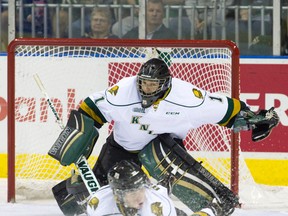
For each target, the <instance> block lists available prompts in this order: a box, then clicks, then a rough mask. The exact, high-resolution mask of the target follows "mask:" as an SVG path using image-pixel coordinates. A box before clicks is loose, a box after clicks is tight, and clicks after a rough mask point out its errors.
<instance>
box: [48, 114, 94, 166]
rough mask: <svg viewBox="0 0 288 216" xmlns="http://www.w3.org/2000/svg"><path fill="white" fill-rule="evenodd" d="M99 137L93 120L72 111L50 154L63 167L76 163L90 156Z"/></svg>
mask: <svg viewBox="0 0 288 216" xmlns="http://www.w3.org/2000/svg"><path fill="white" fill-rule="evenodd" d="M98 137H99V133H98V131H97V129H96V128H95V127H94V121H93V119H91V118H89V117H87V116H85V115H83V114H81V113H79V112H78V111H76V110H72V111H71V113H70V117H69V120H68V122H67V125H66V127H65V128H64V129H63V131H62V132H61V134H60V135H59V137H58V139H57V140H56V142H55V143H54V144H53V146H52V147H51V148H50V150H49V152H48V154H49V155H50V156H51V157H53V158H55V159H56V160H58V161H59V162H60V163H61V165H63V166H67V165H70V164H72V163H76V162H77V161H78V159H79V158H80V157H81V156H82V155H84V156H85V157H86V158H88V157H89V156H90V154H91V152H92V150H93V148H94V145H95V143H96V141H97V139H98Z"/></svg>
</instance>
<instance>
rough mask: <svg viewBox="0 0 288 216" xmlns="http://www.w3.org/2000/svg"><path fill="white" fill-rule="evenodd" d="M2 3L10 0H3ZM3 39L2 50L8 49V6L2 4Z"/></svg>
mask: <svg viewBox="0 0 288 216" xmlns="http://www.w3.org/2000/svg"><path fill="white" fill-rule="evenodd" d="M2 3H8V0H6V1H5V0H3V1H2ZM0 28H1V39H0V51H6V50H7V46H8V8H6V7H5V8H4V7H3V6H2V5H1V26H0Z"/></svg>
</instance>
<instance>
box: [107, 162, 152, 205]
mask: <svg viewBox="0 0 288 216" xmlns="http://www.w3.org/2000/svg"><path fill="white" fill-rule="evenodd" d="M107 177H108V182H109V185H110V187H111V188H112V190H113V193H114V195H115V196H116V197H117V199H118V201H120V202H124V196H125V193H127V192H132V191H136V190H140V189H142V188H144V187H147V186H149V185H150V181H149V179H148V177H147V175H146V174H145V173H144V172H143V170H142V169H141V168H140V167H139V166H138V165H137V164H135V163H134V162H132V161H127V160H122V161H120V162H119V163H117V164H116V165H114V166H113V167H112V168H111V169H110V170H109V172H108V175H107Z"/></svg>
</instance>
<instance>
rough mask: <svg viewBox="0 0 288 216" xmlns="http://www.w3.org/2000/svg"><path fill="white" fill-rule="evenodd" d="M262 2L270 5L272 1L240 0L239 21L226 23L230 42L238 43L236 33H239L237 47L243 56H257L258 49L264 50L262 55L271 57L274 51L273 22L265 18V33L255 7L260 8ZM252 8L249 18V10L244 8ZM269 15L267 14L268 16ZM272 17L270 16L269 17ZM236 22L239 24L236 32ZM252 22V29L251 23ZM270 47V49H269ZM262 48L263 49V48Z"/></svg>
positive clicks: (231, 20)
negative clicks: (272, 43)
mask: <svg viewBox="0 0 288 216" xmlns="http://www.w3.org/2000/svg"><path fill="white" fill-rule="evenodd" d="M260 1H261V2H262V3H263V5H267V4H270V3H271V2H270V3H269V1H270V0H240V1H239V5H240V10H239V15H240V16H239V20H235V19H233V18H232V19H227V21H226V29H227V30H228V31H227V32H226V36H227V39H228V40H233V41H236V40H235V39H236V33H237V32H239V35H238V38H239V41H236V42H237V45H238V47H239V49H240V53H241V55H250V54H253V55H255V54H257V52H256V49H258V50H259V51H260V50H262V52H261V53H259V54H262V55H270V53H271V50H272V45H271V40H272V20H271V19H270V18H269V17H268V16H264V22H265V24H264V25H265V31H264V33H263V32H262V29H261V17H259V14H258V12H257V11H259V9H254V8H253V6H259V4H260ZM250 5H251V6H252V11H251V16H249V9H248V8H247V7H246V8H244V7H243V6H250ZM268 14H269V13H268V12H267V13H266V15H268ZM269 16H270V15H269ZM235 22H238V26H239V29H238V31H236V29H235ZM250 22H251V28H250V24H249V23H250ZM269 46H270V48H269ZM261 47H262V48H261Z"/></svg>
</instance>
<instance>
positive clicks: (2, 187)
mask: <svg viewBox="0 0 288 216" xmlns="http://www.w3.org/2000/svg"><path fill="white" fill-rule="evenodd" d="M271 192H274V193H275V196H277V197H278V198H279V197H281V196H283V199H282V200H283V203H282V204H280V203H279V205H277V206H275V205H272V206H269V205H267V204H266V203H269V201H271V202H273V198H274V196H272V197H269V196H267V197H265V206H261V207H259V206H258V205H256V206H249V207H247V206H243V208H241V209H236V210H235V212H234V213H233V216H240V215H241V216H288V190H287V188H286V187H285V188H280V187H275V190H274V191H271ZM271 198H272V199H271ZM16 201H17V200H16ZM176 205H177V206H178V207H180V208H182V209H183V210H185V211H186V212H189V210H187V208H185V206H182V205H181V203H179V202H177V201H176ZM0 215H1V216H24V215H25V216H60V215H63V214H62V212H61V211H60V209H59V208H58V205H57V203H56V201H54V200H52V199H48V200H29V201H28V200H25V199H19V202H16V203H7V180H6V179H0Z"/></svg>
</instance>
